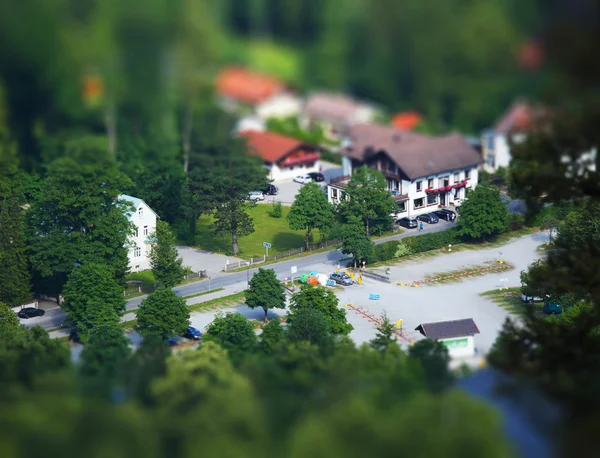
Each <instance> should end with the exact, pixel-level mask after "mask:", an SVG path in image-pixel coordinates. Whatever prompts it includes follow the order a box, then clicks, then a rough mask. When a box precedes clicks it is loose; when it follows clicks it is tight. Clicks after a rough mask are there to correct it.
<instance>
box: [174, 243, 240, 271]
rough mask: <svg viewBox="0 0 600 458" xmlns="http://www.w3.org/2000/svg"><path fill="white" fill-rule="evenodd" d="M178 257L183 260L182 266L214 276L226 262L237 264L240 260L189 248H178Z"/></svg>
mask: <svg viewBox="0 0 600 458" xmlns="http://www.w3.org/2000/svg"><path fill="white" fill-rule="evenodd" d="M177 251H179V256H181V259H183V265H184V266H189V267H191V268H192V270H193V271H194V272H198V271H201V270H206V274H207V275H210V276H212V275H215V274H216V273H218V272H220V271H221V270H223V266H224V265H225V264H227V263H228V262H239V261H241V259H240V258H236V257H234V256H225V255H224V254H218V253H213V252H212V251H206V250H199V249H197V248H193V247H189V246H178V247H177Z"/></svg>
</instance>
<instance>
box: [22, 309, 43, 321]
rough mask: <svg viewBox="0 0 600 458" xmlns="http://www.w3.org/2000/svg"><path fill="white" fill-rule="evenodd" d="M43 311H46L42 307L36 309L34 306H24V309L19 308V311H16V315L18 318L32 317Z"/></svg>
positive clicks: (39, 314) (41, 314)
mask: <svg viewBox="0 0 600 458" xmlns="http://www.w3.org/2000/svg"><path fill="white" fill-rule="evenodd" d="M44 313H46V311H45V310H42V309H36V308H35V307H25V308H24V309H21V310H19V313H17V316H18V317H19V318H25V319H27V318H33V317H36V316H43V315H44Z"/></svg>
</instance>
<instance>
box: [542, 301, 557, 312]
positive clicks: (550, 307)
mask: <svg viewBox="0 0 600 458" xmlns="http://www.w3.org/2000/svg"><path fill="white" fill-rule="evenodd" d="M542 311H543V312H544V313H545V314H546V315H559V314H561V313H562V307H561V306H560V305H558V304H555V303H554V302H550V301H546V302H545V303H544V307H543V308H542Z"/></svg>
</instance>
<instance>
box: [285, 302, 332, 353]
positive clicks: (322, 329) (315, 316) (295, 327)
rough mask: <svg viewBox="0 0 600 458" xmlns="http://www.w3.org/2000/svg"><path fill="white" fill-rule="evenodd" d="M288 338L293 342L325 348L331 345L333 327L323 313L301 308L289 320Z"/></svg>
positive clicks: (313, 309)
mask: <svg viewBox="0 0 600 458" xmlns="http://www.w3.org/2000/svg"><path fill="white" fill-rule="evenodd" d="M288 323H289V324H288V330H287V337H288V339H289V340H290V341H291V342H308V343H310V344H311V345H316V346H318V347H320V348H323V347H325V346H327V345H328V344H330V343H331V326H330V323H329V321H328V319H327V317H326V316H325V315H324V314H323V313H321V311H319V310H317V309H315V308H310V307H301V308H299V309H297V310H296V311H295V312H294V314H293V317H291V319H288Z"/></svg>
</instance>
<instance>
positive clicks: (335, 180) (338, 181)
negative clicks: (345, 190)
mask: <svg viewBox="0 0 600 458" xmlns="http://www.w3.org/2000/svg"><path fill="white" fill-rule="evenodd" d="M348 181H350V175H344V176H341V177H335V178H332V179H331V180H330V181H329V183H330V184H335V185H338V186H339V185H345V184H348Z"/></svg>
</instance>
